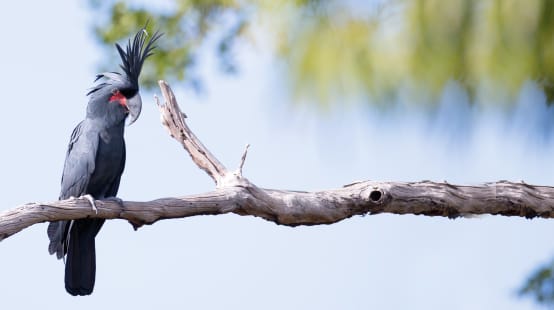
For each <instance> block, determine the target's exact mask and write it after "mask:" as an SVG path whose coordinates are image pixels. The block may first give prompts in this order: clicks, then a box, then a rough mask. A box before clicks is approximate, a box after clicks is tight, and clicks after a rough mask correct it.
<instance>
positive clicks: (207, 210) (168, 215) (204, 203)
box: [0, 81, 554, 240]
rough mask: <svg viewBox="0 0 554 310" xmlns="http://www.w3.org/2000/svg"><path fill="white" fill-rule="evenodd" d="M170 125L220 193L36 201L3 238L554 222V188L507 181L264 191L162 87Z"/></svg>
mask: <svg viewBox="0 0 554 310" xmlns="http://www.w3.org/2000/svg"><path fill="white" fill-rule="evenodd" d="M159 85H160V88H161V90H162V94H163V97H164V100H165V103H164V104H161V103H159V100H158V98H156V101H157V104H158V107H159V109H160V114H161V119H162V124H163V125H164V127H166V128H167V129H168V131H169V133H170V135H171V136H172V137H173V138H175V139H176V140H177V141H178V142H179V143H180V144H182V145H183V147H184V148H185V149H186V150H187V152H188V153H189V155H190V156H191V158H192V160H193V161H194V163H196V165H198V167H199V168H201V169H202V170H204V171H206V173H207V174H208V175H209V176H210V177H211V178H212V179H213V180H214V181H215V183H216V189H215V190H214V191H212V192H208V193H204V194H199V195H190V196H185V197H178V198H162V199H156V200H152V201H146V202H136V201H123V202H121V203H120V202H118V201H115V200H100V201H98V202H97V208H98V213H97V214H96V213H94V211H93V210H91V208H90V204H89V202H88V201H86V200H84V199H69V200H62V201H54V202H48V203H29V204H25V205H22V206H19V207H16V208H14V209H11V210H8V211H4V212H2V213H0V240H2V239H5V238H7V237H9V236H11V235H13V234H15V233H17V232H19V231H21V230H23V229H24V228H26V227H29V226H31V225H34V224H37V223H41V222H48V221H58V220H74V219H80V218H87V217H98V218H104V219H123V220H127V221H129V222H130V223H131V224H132V225H133V226H134V227H135V228H138V227H140V226H142V225H145V224H153V223H155V222H156V221H158V220H162V219H172V218H184V217H189V216H197V215H217V214H225V213H234V214H238V215H250V216H257V217H261V218H263V219H265V220H268V221H271V222H274V223H277V224H281V225H288V226H297V225H318V224H331V223H335V222H338V221H341V220H343V219H346V218H349V217H352V216H354V215H364V214H378V213H393V214H414V215H427V216H444V217H449V218H455V217H459V216H466V215H481V214H491V215H505V216H522V217H527V218H533V217H543V218H552V217H554V187H551V186H538V185H530V184H527V183H524V182H509V181H499V182H493V183H485V184H482V185H474V186H464V185H454V184H449V183H447V182H431V181H421V182H410V183H399V182H373V181H363V182H355V183H352V184H348V185H345V186H344V187H342V188H339V189H332V190H325V191H318V192H303V191H286V190H274V189H263V188H259V187H257V186H256V185H254V184H252V183H251V182H250V181H248V179H246V178H244V177H243V176H242V166H243V165H244V161H245V159H246V152H247V149H248V146H247V148H246V149H245V151H244V154H243V155H242V158H241V160H240V165H239V168H238V169H237V170H236V171H230V170H228V169H227V168H226V167H225V166H224V165H223V164H222V163H221V162H219V160H218V159H217V158H216V157H215V156H214V155H213V154H211V152H210V151H209V150H208V149H207V148H206V147H205V146H204V145H203V144H202V143H201V142H200V140H198V138H197V137H196V136H195V135H194V133H192V131H191V130H190V129H189V128H188V126H187V125H186V122H185V118H186V116H185V114H184V113H182V112H181V110H180V108H179V106H178V105H177V101H176V99H175V96H174V94H173V92H172V91H171V89H170V87H169V85H167V84H166V83H165V82H164V81H160V82H159Z"/></svg>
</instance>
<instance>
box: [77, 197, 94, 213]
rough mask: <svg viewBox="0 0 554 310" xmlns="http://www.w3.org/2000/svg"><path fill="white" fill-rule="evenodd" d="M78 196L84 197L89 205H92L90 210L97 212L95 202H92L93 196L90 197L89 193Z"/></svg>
mask: <svg viewBox="0 0 554 310" xmlns="http://www.w3.org/2000/svg"><path fill="white" fill-rule="evenodd" d="M79 198H84V199H86V200H88V202H90V206H91V207H92V210H94V213H96V214H98V208H96V203H95V202H94V197H92V196H91V195H89V194H86V195H83V196H81V197H79Z"/></svg>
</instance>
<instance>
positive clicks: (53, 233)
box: [48, 121, 98, 258]
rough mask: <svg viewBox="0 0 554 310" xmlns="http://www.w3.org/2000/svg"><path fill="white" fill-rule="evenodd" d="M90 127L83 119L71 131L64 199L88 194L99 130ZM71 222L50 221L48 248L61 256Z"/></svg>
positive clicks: (63, 175)
mask: <svg viewBox="0 0 554 310" xmlns="http://www.w3.org/2000/svg"><path fill="white" fill-rule="evenodd" d="M86 127H87V123H86V121H82V122H81V123H79V125H77V127H75V129H74V130H73V133H72V134H71V139H70V141H69V146H68V148H67V155H66V157H65V164H64V168H63V174H62V184H61V185H62V186H61V188H62V189H61V192H60V197H59V199H60V200H61V199H68V198H69V197H79V196H81V195H83V194H85V193H86V189H87V186H88V183H89V181H90V178H91V175H92V173H93V172H94V166H95V165H94V161H95V157H96V151H97V150H98V134H97V133H95V132H91V131H88V130H86ZM69 224H70V221H57V222H51V223H50V224H49V225H48V238H49V239H50V244H49V246H48V252H50V254H54V253H56V256H57V257H58V258H62V257H63V256H64V254H65V252H66V250H67V249H66V248H65V247H66V245H65V243H66V242H65V241H66V237H67V234H68V231H69Z"/></svg>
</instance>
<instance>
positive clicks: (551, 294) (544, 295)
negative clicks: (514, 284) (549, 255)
mask: <svg viewBox="0 0 554 310" xmlns="http://www.w3.org/2000/svg"><path fill="white" fill-rule="evenodd" d="M553 268H554V261H553V262H551V263H549V264H546V265H544V266H541V267H540V268H538V269H537V270H536V271H535V272H534V273H533V274H531V276H530V277H529V279H527V281H526V283H525V284H524V285H523V287H521V288H520V289H519V291H518V294H519V295H520V296H523V297H530V298H532V299H534V300H535V302H537V303H538V304H542V305H547V306H551V307H554V276H553V271H552V270H553Z"/></svg>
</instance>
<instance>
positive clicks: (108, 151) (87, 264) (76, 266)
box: [48, 29, 161, 295]
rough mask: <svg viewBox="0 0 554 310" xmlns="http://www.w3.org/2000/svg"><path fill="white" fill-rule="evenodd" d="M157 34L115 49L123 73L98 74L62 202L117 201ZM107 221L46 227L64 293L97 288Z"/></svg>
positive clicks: (72, 150)
mask: <svg viewBox="0 0 554 310" xmlns="http://www.w3.org/2000/svg"><path fill="white" fill-rule="evenodd" d="M160 36H161V34H159V33H158V32H156V33H155V34H154V35H153V36H152V37H150V39H149V40H147V38H148V34H147V32H146V30H145V29H142V30H141V31H139V32H138V33H137V34H136V35H135V37H134V38H133V39H132V41H131V40H129V42H128V45H127V48H126V50H123V49H122V48H121V46H119V45H118V44H116V48H117V51H118V52H119V55H120V57H121V62H122V63H121V65H120V67H121V69H123V73H119V72H105V73H101V74H98V75H97V77H96V80H95V82H97V81H99V80H102V81H101V82H100V83H98V84H96V85H95V86H94V87H93V88H92V89H91V90H90V91H89V92H88V94H87V95H88V96H89V102H88V105H87V111H86V117H85V119H84V120H83V121H81V122H80V123H79V124H78V125H77V127H75V129H74V130H73V133H72V134H71V139H70V141H69V146H68V150H67V155H66V158H65V164H64V169H63V174H62V182H61V193H60V197H59V199H60V200H61V199H68V198H71V197H80V196H85V197H87V198H88V199H89V200H90V202H91V204H92V207H93V208H94V209H96V207H95V204H94V200H93V199H105V198H110V197H115V196H116V194H117V190H118V188H119V181H120V178H121V174H122V173H123V169H124V167H125V141H124V139H123V131H124V127H125V121H126V120H127V123H128V124H129V125H130V124H132V123H133V122H135V121H136V120H137V118H138V117H139V114H140V111H141V107H142V101H141V98H140V94H139V84H138V79H139V75H140V71H141V69H142V65H143V63H144V60H145V59H146V58H147V57H148V56H150V55H151V54H152V50H153V49H154V48H155V46H154V43H155V42H156V40H158V38H159V37H160ZM102 224H104V220H103V219H82V220H75V221H58V222H51V223H50V224H49V225H48V238H49V239H50V244H49V246H48V251H49V252H50V254H54V253H56V256H57V258H58V259H60V258H63V257H64V256H66V255H67V256H66V260H65V289H66V290H67V292H68V293H69V294H71V295H89V294H91V293H92V290H93V288H94V280H95V275H96V255H95V246H94V238H95V236H96V234H98V231H99V230H100V228H101V227H102Z"/></svg>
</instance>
